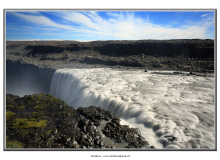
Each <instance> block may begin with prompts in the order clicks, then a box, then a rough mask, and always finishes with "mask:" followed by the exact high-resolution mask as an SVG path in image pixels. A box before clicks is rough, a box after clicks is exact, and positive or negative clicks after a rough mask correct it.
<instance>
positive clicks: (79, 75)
mask: <svg viewBox="0 0 220 160" xmlns="http://www.w3.org/2000/svg"><path fill="white" fill-rule="evenodd" d="M213 88H214V78H212V77H211V78H210V77H190V76H165V75H155V74H151V72H150V71H149V72H147V73H146V72H143V71H140V70H136V71H120V70H113V69H104V68H99V69H60V70H57V71H56V72H55V73H54V75H53V78H52V81H51V85H50V91H49V93H50V94H51V95H53V96H54V97H57V98H60V99H62V100H64V101H65V102H66V103H67V104H68V105H70V106H73V107H74V108H75V109H77V108H78V107H88V106H92V105H94V106H97V107H102V108H103V109H106V110H109V111H112V112H113V113H114V114H115V115H116V116H118V117H120V118H121V119H122V122H123V123H124V124H129V125H130V126H131V127H135V128H139V129H140V131H141V133H142V135H143V136H144V137H145V138H146V140H147V141H149V143H150V144H152V145H154V146H155V147H156V148H172V149H178V148H183V149H185V148H213V147H214V90H213ZM204 91H205V92H204ZM207 109H208V110H211V112H210V115H209V116H211V117H209V119H208V120H205V117H204V116H207V115H204V114H203V112H204V111H207ZM212 116H213V117H212ZM201 118H204V121H203V123H207V124H209V125H210V126H209V129H207V128H208V127H207V128H204V125H203V123H201V122H200V119H201ZM206 118H207V117H206ZM212 121H213V124H211V122H212ZM208 135H209V136H210V135H213V137H208ZM167 137H176V140H175V141H170V140H169V138H167Z"/></svg>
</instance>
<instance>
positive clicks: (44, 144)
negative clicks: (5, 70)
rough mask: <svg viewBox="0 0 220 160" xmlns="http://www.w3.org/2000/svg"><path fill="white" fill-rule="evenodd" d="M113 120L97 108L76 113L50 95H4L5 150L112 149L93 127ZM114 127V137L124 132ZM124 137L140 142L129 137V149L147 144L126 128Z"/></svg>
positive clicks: (134, 131) (109, 115)
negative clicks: (127, 135) (127, 134)
mask: <svg viewBox="0 0 220 160" xmlns="http://www.w3.org/2000/svg"><path fill="white" fill-rule="evenodd" d="M115 119H118V118H117V117H115V115H114V114H113V113H112V112H110V111H106V110H104V109H102V108H100V107H94V106H91V107H85V108H78V109H77V110H75V109H74V108H73V107H71V106H68V105H67V104H66V103H65V102H64V101H62V100H60V99H58V98H54V97H53V96H51V95H44V94H34V95H29V96H27V95H26V96H24V97H21V98H20V97H18V96H13V95H11V94H7V95H6V148H7V149H8V148H84V149H86V148H88V149H93V148H99V149H101V148H107V149H108V148H109V149H110V148H114V146H107V145H105V143H104V142H103V140H102V138H101V137H102V136H101V134H100V133H99V132H98V130H97V128H96V127H97V126H99V125H100V122H101V120H106V121H111V123H114V124H115ZM118 120H119V119H118ZM117 126H118V127H119V128H114V131H115V132H116V133H118V132H120V131H121V129H120V128H125V127H123V126H122V125H120V124H117ZM104 133H107V132H106V131H104ZM125 133H129V134H131V135H138V136H139V138H142V139H138V138H137V137H138V136H136V137H135V138H136V139H132V137H131V138H130V139H129V140H128V141H127V142H129V148H138V147H140V145H139V144H145V143H147V142H146V140H145V139H143V137H141V135H140V131H138V129H133V128H131V129H130V128H129V127H127V128H126V129H125ZM122 134H123V133H122V132H121V136H126V134H125V135H122ZM112 138H114V137H112ZM136 143H138V144H136Z"/></svg>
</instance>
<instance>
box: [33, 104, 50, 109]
mask: <svg viewBox="0 0 220 160" xmlns="http://www.w3.org/2000/svg"><path fill="white" fill-rule="evenodd" d="M46 107H47V105H44V104H42V105H40V104H39V105H36V106H35V107H34V109H37V110H41V109H43V108H46Z"/></svg>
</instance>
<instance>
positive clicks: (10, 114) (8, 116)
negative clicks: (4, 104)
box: [6, 111, 15, 119]
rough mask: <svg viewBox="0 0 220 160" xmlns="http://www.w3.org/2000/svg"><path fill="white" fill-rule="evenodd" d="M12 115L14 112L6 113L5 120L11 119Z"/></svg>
mask: <svg viewBox="0 0 220 160" xmlns="http://www.w3.org/2000/svg"><path fill="white" fill-rule="evenodd" d="M13 115H15V113H14V112H11V111H6V119H9V118H10V117H12V116H13Z"/></svg>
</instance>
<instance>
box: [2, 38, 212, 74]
mask: <svg viewBox="0 0 220 160" xmlns="http://www.w3.org/2000/svg"><path fill="white" fill-rule="evenodd" d="M6 59H7V60H12V61H21V62H22V63H28V64H34V65H37V66H39V67H42V68H53V69H60V68H91V67H92V68H94V67H96V68H99V67H114V68H115V67H119V68H120V67H124V68H129V67H136V68H142V69H147V70H174V71H189V72H201V73H214V40H211V39H207V40H206V39H205V40H204V39H180V40H175V39H174V40H138V41H135V40H134V41H91V42H77V41H7V42H6Z"/></svg>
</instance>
